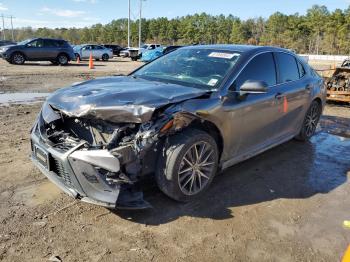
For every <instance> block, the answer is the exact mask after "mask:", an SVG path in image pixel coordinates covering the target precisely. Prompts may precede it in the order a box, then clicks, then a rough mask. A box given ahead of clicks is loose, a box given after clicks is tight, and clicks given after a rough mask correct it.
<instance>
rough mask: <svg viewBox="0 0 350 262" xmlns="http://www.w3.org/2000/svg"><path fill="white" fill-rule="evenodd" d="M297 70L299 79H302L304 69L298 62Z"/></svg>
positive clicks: (304, 72)
mask: <svg viewBox="0 0 350 262" xmlns="http://www.w3.org/2000/svg"><path fill="white" fill-rule="evenodd" d="M298 69H299V77H300V78H302V77H303V76H304V75H305V74H306V71H305V68H304V66H303V65H302V64H301V63H300V62H299V61H298Z"/></svg>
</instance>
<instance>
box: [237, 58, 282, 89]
mask: <svg viewBox="0 0 350 262" xmlns="http://www.w3.org/2000/svg"><path fill="white" fill-rule="evenodd" d="M247 80H251V81H264V82H266V84H267V85H268V86H274V85H276V69H275V61H274V59H273V56H272V53H263V54H260V55H258V56H256V57H254V58H253V59H252V60H251V61H250V62H249V63H248V65H247V66H246V67H245V68H244V69H243V71H242V72H241V73H240V74H239V76H238V77H237V79H236V81H235V88H236V90H237V89H238V88H240V87H241V86H242V85H243V83H244V82H245V81H247Z"/></svg>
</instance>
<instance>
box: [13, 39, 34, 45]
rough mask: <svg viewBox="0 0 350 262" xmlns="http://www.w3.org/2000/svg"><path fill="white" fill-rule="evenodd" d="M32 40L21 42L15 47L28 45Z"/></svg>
mask: <svg viewBox="0 0 350 262" xmlns="http://www.w3.org/2000/svg"><path fill="white" fill-rule="evenodd" d="M32 40H33V39H27V40H24V41H22V42H19V43H18V44H17V45H25V44H28V43H29V42H30V41H32Z"/></svg>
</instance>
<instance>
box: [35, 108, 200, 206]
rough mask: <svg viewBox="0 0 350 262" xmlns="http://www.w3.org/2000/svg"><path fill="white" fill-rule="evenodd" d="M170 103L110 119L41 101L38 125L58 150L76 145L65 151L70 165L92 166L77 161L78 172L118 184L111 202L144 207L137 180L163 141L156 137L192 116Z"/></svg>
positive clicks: (152, 164) (152, 162)
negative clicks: (140, 118)
mask: <svg viewBox="0 0 350 262" xmlns="http://www.w3.org/2000/svg"><path fill="white" fill-rule="evenodd" d="M176 109H177V107H176V106H172V105H169V106H167V107H165V108H162V109H159V110H156V111H155V113H154V115H153V117H152V118H151V119H150V120H149V121H147V122H145V123H113V122H110V121H106V120H101V119H94V118H91V117H75V116H68V115H66V114H65V113H63V112H61V111H60V110H58V109H55V108H54V107H53V106H51V105H50V104H49V103H45V104H44V106H43V108H42V112H41V114H40V115H39V119H38V130H39V133H40V136H41V137H42V138H43V139H44V140H45V141H46V143H47V144H49V145H50V146H52V147H53V148H55V149H56V150H58V151H62V152H67V151H69V150H73V149H75V148H79V150H78V151H74V152H73V153H72V154H71V155H70V156H69V158H70V159H71V160H73V161H74V164H72V166H73V169H75V167H74V165H77V163H81V164H80V166H84V165H85V163H89V164H90V165H92V166H94V169H95V170H93V171H92V170H91V168H90V167H89V168H88V167H86V170H83V169H81V167H79V169H81V170H79V172H80V173H82V174H83V175H84V178H86V179H87V180H88V181H89V182H91V183H94V182H95V183H98V177H100V178H102V180H103V181H104V182H105V183H107V184H108V185H109V186H111V187H118V189H119V190H120V193H119V194H118V203H117V204H116V205H117V206H118V207H119V208H122V207H128V208H133V207H134V208H147V207H149V204H148V203H147V202H145V201H144V200H143V195H142V192H141V191H140V190H139V187H138V182H139V181H140V180H142V177H143V176H145V175H147V174H150V173H152V172H154V169H155V168H156V160H157V153H158V151H159V150H160V148H161V147H160V145H161V143H164V141H166V139H162V138H163V137H164V138H166V137H167V136H169V135H171V134H173V133H176V132H178V131H180V130H181V129H183V128H185V127H186V126H188V125H190V123H191V122H192V121H193V120H195V119H196V118H197V117H196V116H195V115H192V114H189V113H184V112H177V113H176V112H174V110H176ZM101 157H103V159H101ZM116 159H117V160H118V161H115V160H116ZM77 161H78V162H77ZM94 172H97V173H98V174H97V173H96V174H94ZM57 173H59V172H57ZM75 173H77V172H75ZM78 180H79V179H78Z"/></svg>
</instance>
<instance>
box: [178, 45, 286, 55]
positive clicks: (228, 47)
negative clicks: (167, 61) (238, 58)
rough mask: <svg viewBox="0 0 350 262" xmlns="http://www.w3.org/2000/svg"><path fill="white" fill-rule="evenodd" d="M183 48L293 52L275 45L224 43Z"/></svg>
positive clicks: (241, 51) (244, 51)
mask: <svg viewBox="0 0 350 262" xmlns="http://www.w3.org/2000/svg"><path fill="white" fill-rule="evenodd" d="M183 48H190V49H216V50H223V51H224V50H225V51H234V52H240V53H246V52H259V51H271V52H273V51H283V52H288V53H292V52H290V51H289V50H287V49H284V48H279V47H273V46H255V45H223V44H217V45H192V46H185V47H183Z"/></svg>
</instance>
